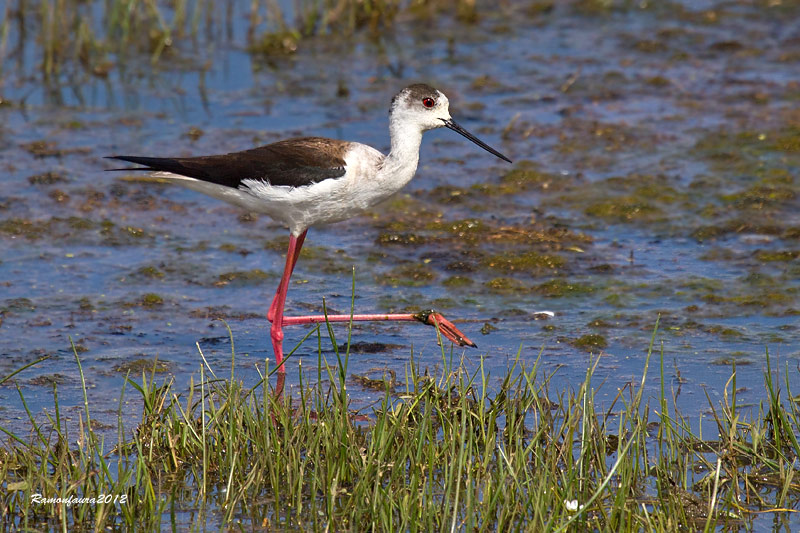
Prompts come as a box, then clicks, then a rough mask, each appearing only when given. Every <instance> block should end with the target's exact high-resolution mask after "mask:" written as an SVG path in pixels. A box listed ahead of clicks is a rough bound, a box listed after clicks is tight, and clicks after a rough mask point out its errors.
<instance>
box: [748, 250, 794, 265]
mask: <svg viewBox="0 0 800 533" xmlns="http://www.w3.org/2000/svg"><path fill="white" fill-rule="evenodd" d="M798 257H800V250H759V251H757V252H756V253H755V258H756V259H758V260H759V261H761V262H762V263H772V262H776V261H780V262H783V261H794V260H795V259H797V258H798Z"/></svg>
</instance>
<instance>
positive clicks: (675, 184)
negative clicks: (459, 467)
mask: <svg viewBox="0 0 800 533" xmlns="http://www.w3.org/2000/svg"><path fill="white" fill-rule="evenodd" d="M589 4H590V3H581V2H577V3H574V4H563V5H562V4H558V5H557V6H556V7H555V9H553V10H552V11H551V12H547V13H543V14H542V13H539V14H535V13H532V12H531V10H529V9H528V8H527V7H525V6H524V5H512V6H508V7H505V8H503V9H501V10H499V11H492V12H481V14H480V17H479V22H478V23H477V24H472V25H471V24H465V23H461V22H458V21H456V20H454V19H453V18H451V17H449V16H440V17H436V18H427V19H424V20H421V21H420V20H413V19H410V20H401V21H400V22H398V23H397V25H396V26H395V27H394V29H392V30H391V31H386V32H385V33H384V34H383V35H381V36H379V37H374V36H370V35H368V34H367V32H364V33H360V34H357V35H356V37H354V38H344V39H336V38H335V37H334V36H323V37H317V38H311V39H306V40H302V41H301V42H300V44H299V46H298V49H297V51H296V52H295V53H293V54H290V55H272V56H268V57H266V58H265V57H264V56H260V55H257V54H250V53H248V52H247V51H246V37H245V28H244V23H243V22H241V21H242V20H244V16H243V15H242V16H237V15H240V14H241V13H244V10H245V9H246V6H240V5H238V4H234V5H235V13H234V16H233V17H232V18H231V20H232V32H231V36H230V38H225V39H220V40H217V41H213V43H212V44H210V45H208V46H205V47H203V46H200V47H198V50H197V51H196V50H193V47H192V46H191V45H187V44H183V45H180V44H179V45H176V47H175V49H174V50H172V51H170V52H169V53H168V54H165V55H164V56H163V57H162V58H161V59H160V61H159V62H158V63H156V64H155V65H152V64H151V63H150V61H149V59H148V57H147V56H143V57H136V56H134V57H133V58H130V57H129V58H128V59H127V60H126V61H125V62H124V63H123V62H117V63H115V64H114V67H113V68H112V69H111V70H110V72H109V75H108V77H107V78H102V77H92V76H88V75H68V74H66V73H65V74H63V75H61V76H57V77H56V78H55V79H50V80H45V79H43V77H42V76H41V74H39V70H38V69H37V64H38V63H39V58H38V57H37V55H36V48H35V47H34V46H33V45H32V44H31V43H28V44H27V45H26V46H24V47H22V48H20V49H16V48H15V47H14V46H9V47H8V50H7V57H6V58H5V60H4V63H3V70H2V82H0V83H1V85H0V96H2V102H3V106H2V107H0V116H1V117H2V119H1V120H0V169H1V170H2V173H3V178H2V180H0V247H2V257H1V258H0V312H1V313H2V314H0V321H2V322H0V332H2V335H0V353H2V354H3V357H2V358H1V359H0V375H5V374H7V373H9V372H11V371H13V370H14V369H16V368H19V367H20V366H22V365H24V364H26V363H29V362H31V361H34V360H36V359H38V358H39V357H42V356H49V357H50V358H49V359H48V360H47V362H46V363H44V364H39V365H37V366H35V367H33V368H31V369H28V370H26V371H25V372H24V373H22V374H20V375H19V376H17V382H18V383H19V385H20V386H21V388H22V391H23V393H24V394H25V398H26V400H27V401H28V403H29V405H30V406H32V408H33V409H34V411H37V412H38V411H39V410H41V408H43V407H48V406H50V405H51V402H52V399H51V398H52V385H51V383H52V381H56V382H57V383H58V387H59V392H60V393H59V397H60V400H61V402H62V404H63V405H72V406H77V405H79V404H80V403H81V395H80V394H79V390H80V380H79V377H78V373H77V368H76V365H75V361H74V356H73V353H72V348H71V347H70V339H72V340H73V341H74V343H75V345H76V347H77V348H78V351H79V354H80V358H81V361H82V363H83V367H84V371H85V374H86V379H87V384H88V385H89V387H90V401H92V402H93V403H94V404H95V405H101V406H107V409H106V413H105V414H107V415H108V418H109V420H111V419H112V418H113V417H114V416H115V414H116V410H117V405H118V404H117V402H118V401H119V391H120V388H121V385H122V383H123V380H124V372H125V370H124V369H125V368H126V367H124V365H123V363H126V362H130V361H131V360H136V359H147V360H152V359H154V358H155V357H157V358H158V360H159V361H161V362H163V363H165V364H166V365H167V369H168V373H169V374H170V375H174V376H175V378H176V379H177V380H178V382H179V383H180V384H182V386H186V385H187V384H188V381H189V376H190V375H192V374H194V375H195V376H197V375H198V371H199V366H200V357H199V354H198V351H197V348H196V347H195V343H196V342H199V344H200V346H201V348H202V350H203V353H204V354H205V356H206V357H207V359H208V361H209V363H210V364H211V365H212V367H214V368H215V370H216V371H217V372H218V373H219V372H222V373H223V375H227V374H225V372H227V369H228V367H229V364H230V352H231V346H230V341H229V335H228V332H227V330H226V328H225V326H224V324H223V323H221V322H220V321H219V320H217V318H218V317H224V318H225V319H226V320H227V323H228V324H229V326H230V328H231V330H232V332H233V337H234V342H235V348H236V353H237V358H236V366H237V369H236V372H237V375H238V376H239V377H241V378H243V379H245V380H246V381H248V382H252V383H255V382H256V381H257V378H258V375H257V372H256V370H255V367H256V366H259V365H260V366H262V367H263V364H264V360H265V358H271V349H270V344H269V328H268V324H267V322H266V320H265V319H264V318H263V315H264V313H265V312H266V310H267V307H268V304H269V302H270V300H271V296H272V293H273V291H274V288H275V286H276V284H277V280H278V277H279V275H280V272H281V271H282V266H283V248H284V246H285V242H286V231H285V230H284V229H283V228H281V227H280V226H279V225H277V224H276V223H274V222H272V221H271V220H269V219H268V218H267V217H263V216H262V217H254V216H246V215H245V214H244V213H242V212H240V211H238V210H237V209H236V208H233V207H231V206H228V205H224V204H221V203H219V202H218V201H216V200H213V199H210V198H206V197H204V196H202V195H199V194H197V193H193V192H191V191H187V190H183V189H180V188H177V187H167V186H163V185H158V184H152V183H142V182H134V181H125V179H124V177H125V176H124V175H120V174H109V173H105V172H104V170H105V169H107V168H111V167H113V166H114V165H113V164H111V163H109V162H107V161H105V160H103V159H102V157H103V156H106V155H112V154H122V153H124V154H137V155H138V154H142V155H164V156H168V155H197V154H206V153H216V152H226V151H234V150H240V149H245V148H249V147H252V146H253V145H255V144H262V143H266V142H271V141H274V140H277V139H280V138H285V137H289V136H294V135H324V136H331V137H336V138H342V139H352V140H358V141H362V142H365V143H369V144H372V145H374V146H376V147H377V148H379V149H381V150H384V151H385V150H386V149H387V148H388V142H389V140H388V133H387V131H386V121H387V119H386V114H387V107H388V102H389V100H390V98H391V96H392V95H393V94H394V93H395V92H396V91H397V90H398V89H400V88H401V87H403V86H404V85H406V84H408V83H410V82H413V81H426V82H429V83H431V84H433V85H435V86H437V87H439V88H441V89H443V90H444V91H445V92H446V93H447V94H448V96H449V97H450V100H451V104H452V105H451V111H452V112H453V116H454V117H455V118H456V119H457V120H458V121H459V122H460V123H461V124H463V125H464V126H465V127H467V128H468V129H470V130H471V131H473V132H475V133H476V134H478V135H479V136H480V137H481V138H483V139H484V140H486V141H487V142H488V143H489V144H490V145H493V146H495V147H497V148H498V149H499V150H500V151H501V152H503V153H506V154H507V155H509V156H510V157H511V158H512V159H513V160H514V161H515V163H514V165H513V166H511V165H506V164H505V163H504V162H502V161H500V160H497V159H495V158H493V157H492V156H491V155H489V154H487V153H485V152H483V151H481V150H480V149H479V148H477V147H475V146H474V145H472V144H470V143H469V142H467V141H466V140H464V139H462V138H460V137H458V136H456V135H453V134H452V133H451V132H447V131H436V132H431V133H428V134H426V138H425V142H424V145H423V148H422V155H421V163H420V168H419V170H418V173H417V177H416V178H415V180H414V181H413V182H412V183H411V184H410V186H409V187H408V188H407V189H406V190H404V191H403V192H402V193H401V194H400V195H398V196H397V197H396V198H394V199H392V200H390V201H389V202H387V203H386V204H384V205H382V206H379V207H376V208H375V209H373V210H372V211H371V212H370V213H368V214H367V215H365V216H360V217H357V218H355V219H353V220H352V221H349V222H347V223H341V224H338V225H333V226H330V227H324V228H313V229H312V230H311V231H310V233H309V239H308V241H307V243H308V246H307V250H306V252H305V253H304V255H303V256H302V258H301V260H300V262H299V265H298V269H297V271H296V273H295V277H294V279H293V283H292V286H291V288H290V291H289V297H288V302H287V312H288V313H289V314H296V313H306V312H309V311H315V312H316V311H321V309H322V301H323V298H324V299H325V302H326V304H327V306H328V309H329V310H330V311H337V312H347V311H348V310H349V309H350V298H351V294H352V283H353V278H352V272H353V269H355V308H356V310H357V311H358V312H372V311H375V312H391V311H394V312H398V311H404V310H408V311H417V310H421V309H427V308H431V307H433V308H436V309H437V310H439V311H441V312H443V314H445V316H447V317H448V318H450V319H458V320H459V322H458V324H459V326H460V327H462V329H463V331H464V332H465V333H466V334H467V335H468V336H470V337H471V338H472V339H473V340H475V341H476V342H477V344H478V346H479V348H478V349H477V350H463V351H462V350H461V349H458V350H456V351H455V352H454V357H456V358H460V357H462V355H463V357H464V358H465V359H466V362H467V366H468V367H470V368H477V364H478V361H479V360H480V359H481V358H483V359H484V360H485V363H486V365H487V368H488V369H489V370H490V371H491V372H492V374H493V375H495V376H500V375H502V374H503V372H504V371H505V369H506V368H507V366H509V365H510V364H512V362H513V360H514V358H515V357H516V354H517V353H519V354H520V357H521V359H522V360H523V361H524V362H525V363H526V364H528V365H530V364H532V363H533V361H535V360H536V359H537V358H538V357H541V361H542V364H543V365H544V367H545V368H546V369H547V370H548V371H553V372H555V377H554V380H553V382H552V385H551V386H552V387H554V388H556V389H557V388H559V387H561V386H563V385H565V384H569V383H577V382H579V381H580V380H582V379H583V376H584V375H585V371H586V368H587V366H589V365H590V362H591V360H592V358H593V357H595V356H596V354H598V353H599V354H600V363H599V366H598V370H597V372H596V374H595V376H596V381H597V383H598V385H599V384H600V381H601V380H603V381H604V384H603V387H602V388H601V389H600V391H601V392H600V393H599V396H598V397H599V398H603V397H605V398H610V397H613V396H614V395H615V394H616V391H617V389H618V388H619V387H621V386H623V385H624V384H625V383H627V382H628V381H629V380H631V379H637V380H638V377H639V376H641V372H642V370H643V367H644V359H645V356H646V353H647V349H648V345H649V342H650V338H651V335H652V332H653V328H654V326H655V324H656V321H657V319H658V317H659V316H660V317H661V319H660V328H659V330H658V332H657V334H656V347H657V350H661V349H662V347H663V354H664V361H665V369H666V375H667V379H668V380H669V383H668V385H669V386H670V387H672V388H673V389H674V390H676V391H679V395H678V399H679V405H681V406H682V407H683V408H684V409H685V410H686V411H687V414H689V415H694V416H696V417H697V418H698V419H700V418H702V417H703V415H704V413H705V411H706V409H707V407H708V405H707V401H706V399H705V394H706V393H708V394H709V395H710V396H711V398H712V400H716V399H717V398H719V397H720V396H721V394H722V390H723V389H724V387H725V384H726V381H727V380H728V378H729V377H730V374H731V365H732V363H733V362H734V361H735V362H736V369H737V383H738V386H740V387H742V389H743V390H742V391H741V392H740V394H739V398H740V399H741V400H742V401H743V402H745V403H748V402H752V403H757V402H759V401H761V400H763V399H764V396H763V390H764V388H763V385H762V383H763V374H764V372H765V370H766V360H765V353H766V351H767V350H769V353H770V354H771V356H772V357H773V358H774V364H773V368H780V369H781V372H782V375H783V373H784V372H788V380H789V383H790V384H792V385H793V386H794V388H793V390H792V392H793V393H794V394H796V393H797V389H798V388H800V379H798V377H799V375H798V365H799V364H800V321H799V320H798V313H800V283H798V279H799V278H800V242H799V241H800V182H799V181H798V163H800V148H799V147H800V144H799V143H800V141H799V140H798V138H799V136H800V111H799V110H798V105H797V102H798V97H800V85H799V84H798V79H797V76H796V70H795V69H794V65H796V59H797V58H798V57H800V42H799V41H798V40H797V38H796V37H795V36H796V35H797V30H798V23H797V22H796V21H797V20H800V18H798V17H797V15H798V14H799V13H798V11H797V8H796V7H791V6H782V5H780V3H779V2H778V3H775V4H777V5H773V6H772V7H767V6H766V4H758V5H751V3H744V2H742V3H737V2H728V3H715V2H709V3H708V5H707V6H705V7H703V8H702V10H701V8H698V7H692V6H694V5H695V4H694V3H690V2H687V3H685V4H684V5H681V4H670V5H669V6H667V7H665V6H663V5H659V6H650V7H647V8H644V9H642V8H639V7H621V6H617V7H615V8H613V9H608V10H605V9H599V10H586V9H583V8H584V7H585V6H586V5H589ZM592 5H594V4H592ZM19 37H20V34H19V27H16V26H15V25H14V24H11V25H10V32H9V38H8V42H9V43H11V44H13V43H17V42H18V41H19ZM73 74H74V73H73ZM31 143H44V144H31ZM48 173H49V174H48ZM543 256H544V257H543ZM539 310H550V311H554V312H555V313H556V317H555V318H553V319H550V320H535V317H534V314H533V313H534V312H536V311H539ZM486 324H489V325H491V327H489V326H486ZM334 329H335V331H336V335H337V341H339V343H343V342H344V341H345V340H346V328H344V327H343V326H337V327H335V328H334ZM482 332H485V333H486V334H483V333H482ZM304 334H305V331H304V328H287V330H286V341H285V346H286V348H287V350H288V349H291V348H292V347H293V346H294V345H295V344H296V343H298V342H299V341H300V339H301V338H302V337H303V335H304ZM588 335H594V337H587V336H588ZM323 337H327V334H326V333H324V332H323ZM353 342H357V343H384V344H385V346H384V347H383V348H384V349H382V350H379V351H377V352H376V353H354V354H352V355H351V357H350V360H349V372H350V373H352V374H363V373H367V372H370V371H374V370H375V369H382V368H389V369H392V370H394V371H396V372H397V373H398V375H400V376H402V375H403V372H404V369H405V368H406V366H407V365H408V364H409V363H410V361H411V354H412V352H413V354H414V361H415V362H416V364H419V365H421V366H422V367H431V368H433V367H437V366H440V365H441V364H442V353H441V351H440V349H439V348H438V347H437V346H436V342H435V335H434V332H433V330H432V329H430V328H427V327H422V326H417V325H413V324H411V325H409V324H403V325H387V324H376V325H358V326H357V327H356V328H355V329H354V332H353ZM322 346H323V347H325V354H326V357H327V358H328V362H330V363H331V364H333V362H334V361H335V357H334V356H333V353H332V350H330V342H329V341H328V340H327V339H326V338H323V340H322ZM447 349H448V353H449V347H448V348H447ZM316 353H317V338H316V336H312V337H311V338H310V339H309V340H308V341H307V342H306V343H305V344H304V345H303V346H302V347H300V348H299V350H298V352H297V354H296V356H295V357H293V358H292V359H290V362H289V374H288V383H289V384H296V383H297V364H298V361H302V365H303V368H304V369H305V370H307V371H309V372H311V375H315V368H316V366H317V364H318V359H317V355H316ZM591 353H594V354H595V355H594V356H593V355H590V354H591ZM121 369H122V370H121ZM134 372H135V373H138V372H139V371H138V370H136V371H134ZM648 384H649V386H650V387H652V391H653V393H655V392H656V391H657V390H658V389H657V388H658V375H657V372H655V373H653V372H652V370H651V376H650V379H649V381H648ZM349 392H350V395H351V396H352V398H353V405H354V407H360V406H365V405H368V404H369V402H370V401H372V399H373V397H374V396H375V394H376V393H374V392H372V391H369V390H367V389H364V388H362V387H360V386H359V385H358V384H357V383H355V382H354V383H353V384H352V386H351V387H350V390H349ZM129 398H132V396H131V395H129ZM131 401H132V402H135V399H131ZM0 404H2V405H3V407H2V411H0V417H1V418H2V420H3V422H2V423H3V425H4V426H8V425H11V426H14V425H15V424H17V423H19V424H22V420H24V418H25V416H24V414H23V413H24V411H23V410H22V406H21V404H20V402H19V399H18V393H17V391H16V390H15V388H14V387H13V386H11V385H9V383H6V384H5V385H4V386H2V387H0ZM133 405H135V403H134V404H133ZM97 409H99V408H96V410H97ZM130 412H131V415H130V416H131V420H132V421H134V420H135V419H136V414H135V412H136V409H135V408H133V407H132V408H131V410H130ZM101 414H102V413H97V412H95V413H94V417H95V418H97V417H98V416H99V415H101ZM15 420H16V421H18V422H15ZM23 425H24V424H23ZM709 427H710V426H709Z"/></svg>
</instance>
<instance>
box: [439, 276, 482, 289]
mask: <svg viewBox="0 0 800 533" xmlns="http://www.w3.org/2000/svg"><path fill="white" fill-rule="evenodd" d="M474 283H475V282H474V281H473V280H472V278H468V277H467V276H450V277H449V278H447V279H446V280H444V281H443V282H442V285H444V286H445V287H448V288H451V289H453V288H459V287H467V286H470V285H472V284H474Z"/></svg>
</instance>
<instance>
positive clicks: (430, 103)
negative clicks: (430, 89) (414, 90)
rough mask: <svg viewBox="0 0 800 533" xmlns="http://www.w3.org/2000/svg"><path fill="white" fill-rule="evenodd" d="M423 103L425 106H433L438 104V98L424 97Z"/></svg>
mask: <svg viewBox="0 0 800 533" xmlns="http://www.w3.org/2000/svg"><path fill="white" fill-rule="evenodd" d="M422 105H424V106H425V107H433V106H434V105H436V100H434V99H433V98H423V99H422Z"/></svg>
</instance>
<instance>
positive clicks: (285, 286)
mask: <svg viewBox="0 0 800 533" xmlns="http://www.w3.org/2000/svg"><path fill="white" fill-rule="evenodd" d="M307 231H308V230H305V231H303V233H301V234H300V236H299V237H295V236H294V235H289V250H288V251H287V252H286V265H285V266H284V268H283V277H282V278H281V282H280V284H279V285H278V292H277V293H275V298H274V299H273V300H272V305H270V307H269V312H268V313H267V320H269V321H270V322H272V327H271V328H270V337H272V349H273V350H274V352H275V364H276V365H277V366H278V372H279V373H284V372H286V369H285V368H284V366H283V323H284V319H283V307H284V305H285V304H286V292H287V291H288V290H289V280H290V279H291V277H292V271H293V270H294V266H295V265H296V264H297V258H298V257H300V249H301V248H302V247H303V241H305V239H306V232H307Z"/></svg>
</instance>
